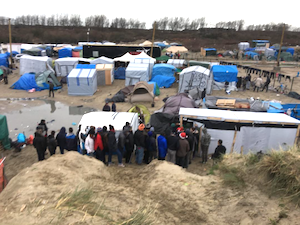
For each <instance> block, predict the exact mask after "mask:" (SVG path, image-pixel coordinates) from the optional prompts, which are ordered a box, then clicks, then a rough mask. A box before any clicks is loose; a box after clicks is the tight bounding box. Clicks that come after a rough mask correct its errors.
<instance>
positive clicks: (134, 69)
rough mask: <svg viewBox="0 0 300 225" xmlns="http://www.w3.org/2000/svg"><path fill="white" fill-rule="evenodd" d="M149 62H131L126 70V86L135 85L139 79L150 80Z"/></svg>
mask: <svg viewBox="0 0 300 225" xmlns="http://www.w3.org/2000/svg"><path fill="white" fill-rule="evenodd" d="M149 70H150V68H149V64H140V63H129V65H128V67H127V68H126V72H125V76H126V78H125V86H128V85H135V84H136V83H137V82H139V81H146V82H148V81H149Z"/></svg>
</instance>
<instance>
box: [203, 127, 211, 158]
mask: <svg viewBox="0 0 300 225" xmlns="http://www.w3.org/2000/svg"><path fill="white" fill-rule="evenodd" d="M202 132H203V135H202V136H201V150H202V163H206V162H207V153H208V147H209V145H210V139H211V136H210V135H209V134H208V133H207V129H206V128H203V129H202Z"/></svg>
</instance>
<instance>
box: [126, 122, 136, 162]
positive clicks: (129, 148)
mask: <svg viewBox="0 0 300 225" xmlns="http://www.w3.org/2000/svg"><path fill="white" fill-rule="evenodd" d="M126 127H127V128H128V130H129V132H128V135H127V136H126V139H125V149H126V153H125V162H126V163H130V160H131V155H132V152H133V150H134V138H133V133H132V127H131V126H129V124H126Z"/></svg>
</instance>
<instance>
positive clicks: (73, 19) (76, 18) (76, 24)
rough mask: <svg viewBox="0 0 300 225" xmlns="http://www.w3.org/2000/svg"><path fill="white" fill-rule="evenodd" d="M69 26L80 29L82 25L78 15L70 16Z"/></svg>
mask: <svg viewBox="0 0 300 225" xmlns="http://www.w3.org/2000/svg"><path fill="white" fill-rule="evenodd" d="M69 25H70V26H73V27H80V26H81V25H82V22H81V18H80V15H71V16H70V20H69Z"/></svg>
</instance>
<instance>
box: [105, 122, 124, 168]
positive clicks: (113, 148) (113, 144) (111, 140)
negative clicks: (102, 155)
mask: <svg viewBox="0 0 300 225" xmlns="http://www.w3.org/2000/svg"><path fill="white" fill-rule="evenodd" d="M107 138H108V149H109V152H108V166H110V165H111V158H112V154H113V153H116V154H117V156H118V162H119V166H120V167H125V166H124V165H123V163H122V154H121V152H120V150H119V149H118V146H117V140H116V132H115V128H114V127H113V126H112V125H109V132H108V135H107Z"/></svg>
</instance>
